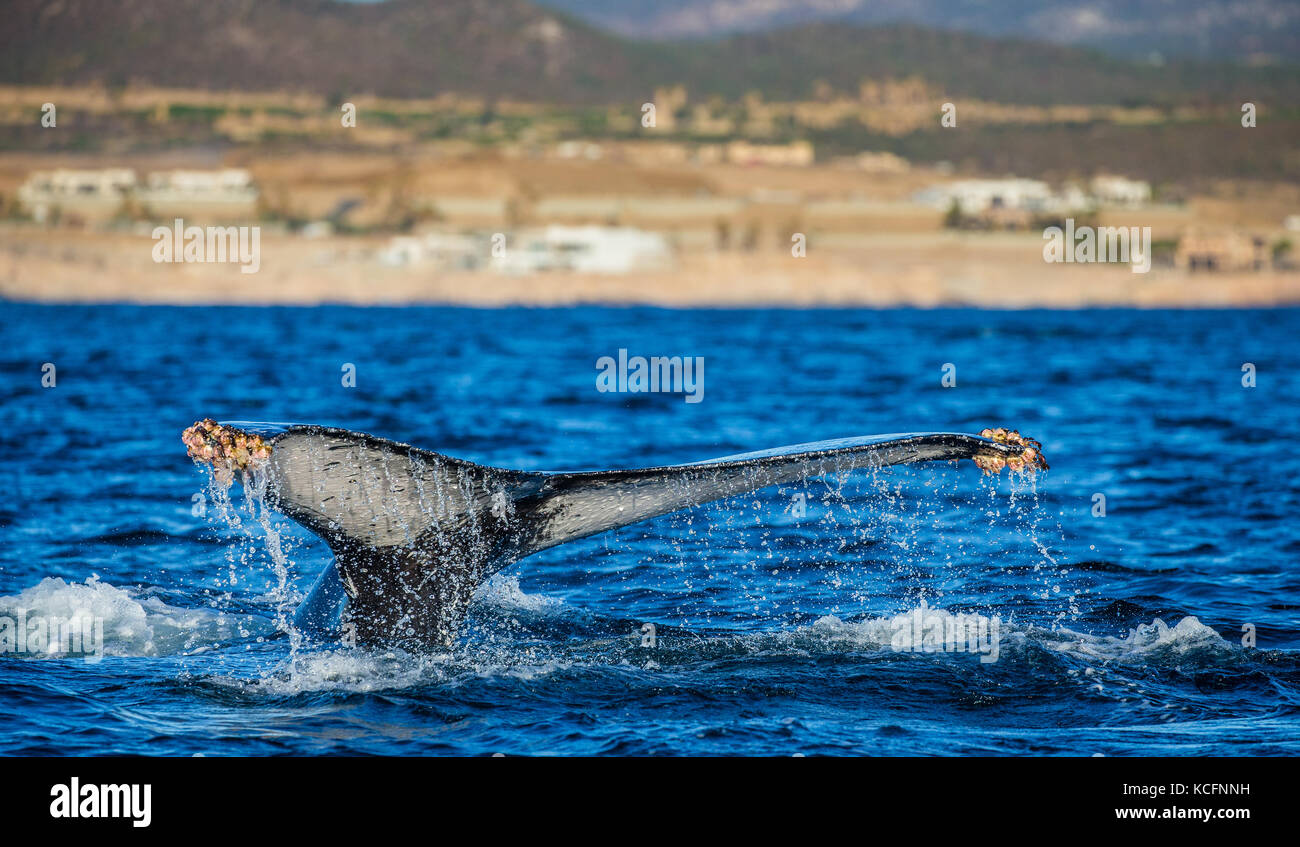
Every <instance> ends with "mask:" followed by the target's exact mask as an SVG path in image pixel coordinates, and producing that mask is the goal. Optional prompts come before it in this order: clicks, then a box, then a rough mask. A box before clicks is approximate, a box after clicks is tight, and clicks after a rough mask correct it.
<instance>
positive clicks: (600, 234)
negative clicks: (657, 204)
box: [491, 226, 673, 274]
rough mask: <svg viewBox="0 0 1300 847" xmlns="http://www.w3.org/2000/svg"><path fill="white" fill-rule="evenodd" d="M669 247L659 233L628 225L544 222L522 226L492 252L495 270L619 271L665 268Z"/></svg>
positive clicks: (669, 263) (670, 257) (510, 271)
mask: <svg viewBox="0 0 1300 847" xmlns="http://www.w3.org/2000/svg"><path fill="white" fill-rule="evenodd" d="M672 258H673V257H672V250H671V248H670V247H669V244H668V241H667V239H666V238H664V236H663V235H661V234H659V233H655V232H646V231H644V230H639V229H633V228H631V227H602V226H548V227H545V228H542V229H532V230H523V231H521V232H519V233H516V234H515V235H514V236H512V237H510V238H508V239H507V241H506V248H505V250H504V251H502V252H501V253H500V254H499V255H494V256H493V257H492V260H491V262H492V268H493V269H494V270H496V271H499V272H501V273H536V272H539V271H574V272H576V273H604V274H623V273H631V272H633V271H654V270H666V269H668V268H669V267H671V265H672Z"/></svg>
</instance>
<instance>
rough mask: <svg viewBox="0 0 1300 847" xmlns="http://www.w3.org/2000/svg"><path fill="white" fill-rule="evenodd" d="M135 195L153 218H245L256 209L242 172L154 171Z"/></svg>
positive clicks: (250, 181)
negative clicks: (200, 215) (207, 216)
mask: <svg viewBox="0 0 1300 847" xmlns="http://www.w3.org/2000/svg"><path fill="white" fill-rule="evenodd" d="M136 195H137V197H138V198H139V200H140V204H141V205H142V206H144V207H145V208H146V209H148V210H149V211H150V212H152V213H154V214H156V215H180V216H184V215H187V214H205V213H215V214H217V215H220V216H225V217H246V216H250V215H253V214H254V213H255V212H256V209H257V187H256V186H255V185H254V184H253V177H252V175H251V174H249V172H248V171H246V170H244V169H243V168H224V169H221V170H214V171H190V170H175V171H155V172H153V173H151V174H149V178H148V180H147V181H146V183H145V186H144V187H143V188H140V189H138V190H137V191H136Z"/></svg>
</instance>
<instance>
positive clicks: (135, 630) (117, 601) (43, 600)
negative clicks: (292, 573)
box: [0, 576, 269, 657]
mask: <svg viewBox="0 0 1300 847" xmlns="http://www.w3.org/2000/svg"><path fill="white" fill-rule="evenodd" d="M20 614H21V615H23V616H25V617H26V619H27V620H29V621H31V620H35V619H37V618H43V619H46V620H53V619H61V620H71V619H79V618H83V617H89V618H92V619H94V620H95V621H97V622H100V623H102V626H103V655H106V656H163V655H169V654H173V653H180V652H184V651H187V650H194V649H199V648H202V647H205V646H208V645H211V644H213V643H217V642H226V641H229V640H231V639H234V638H246V637H253V636H255V635H257V634H261V633H263V632H266V631H269V622H266V621H262V620H260V619H258V618H255V617H252V616H247V615H231V614H227V613H222V612H218V611H214V610H210V609H182V608H179V607H176V606H169V605H167V604H166V603H164V602H162V601H161V600H159V599H158V598H156V597H143V598H137V597H136V596H134V595H133V594H132V593H131V592H130V591H127V590H124V589H121V588H117V587H115V586H112V585H109V584H108V583H106V582H102V581H100V579H99V577H98V576H91V577H90V578H89V579H87V580H86V581H85V582H84V583H79V582H67V581H66V580H64V579H61V578H59V577H46V578H45V579H43V580H41V581H40V582H38V583H37V584H36V585H34V586H31V587H30V588H25V589H23V590H22V591H21V592H20V593H18V594H15V595H10V596H4V597H0V615H4V616H7V617H10V618H17V617H18V616H19V615H20ZM88 652H89V651H88ZM30 655H31V656H32V657H41V656H42V655H43V654H42V653H32V654H30Z"/></svg>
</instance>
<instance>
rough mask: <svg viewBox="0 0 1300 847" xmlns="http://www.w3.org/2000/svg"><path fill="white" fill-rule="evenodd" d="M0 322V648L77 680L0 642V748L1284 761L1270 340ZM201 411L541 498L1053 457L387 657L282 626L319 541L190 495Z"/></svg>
mask: <svg viewBox="0 0 1300 847" xmlns="http://www.w3.org/2000/svg"><path fill="white" fill-rule="evenodd" d="M0 314H2V315H3V321H2V325H3V339H4V343H3V345H0V374H2V376H3V383H2V386H3V387H2V389H0V469H2V470H0V473H3V491H4V496H3V498H0V531H2V532H3V538H4V544H3V545H0V626H3V618H4V617H6V616H7V617H9V618H10V619H11V620H12V621H17V620H18V617H19V615H24V616H26V617H27V618H37V617H41V616H45V617H47V618H48V617H54V616H58V615H64V616H72V615H74V614H75V613H76V612H78V611H79V610H85V611H88V612H90V613H91V614H92V615H93V616H95V617H98V618H100V619H101V620H102V623H103V627H104V630H103V631H104V641H103V643H104V652H105V654H106V655H105V656H104V657H103V658H102V659H101V660H99V661H89V660H87V659H86V658H84V657H81V656H64V655H54V656H48V655H33V654H32V653H31V652H30V651H29V652H27V653H16V652H12V651H11V652H7V653H0V691H3V692H4V696H3V697H2V698H0V753H5V754H107V753H119V754H146V755H192V754H195V753H202V754H207V755H219V754H276V753H288V754H317V753H337V754H350V753H379V754H402V755H405V754H444V753H447V754H491V753H505V754H764V755H793V754H884V755H889V754H1064V755H1093V754H1099V753H1100V754H1106V755H1185V754H1186V755H1196V754H1202V755H1218V754H1233V755H1243V754H1246V755H1274V754H1289V755H1295V754H1296V753H1300V568H1298V567H1297V557H1298V556H1300V531H1297V528H1296V517H1297V509H1296V505H1297V499H1298V495H1297V489H1296V486H1295V482H1294V481H1295V479H1296V478H1297V477H1298V476H1300V457H1298V456H1297V452H1296V451H1295V450H1294V445H1295V439H1296V428H1297V424H1296V421H1297V417H1298V416H1300V415H1298V413H1300V400H1298V399H1297V397H1298V393H1297V388H1300V377H1298V376H1297V369H1296V366H1295V362H1294V352H1295V350H1296V346H1295V339H1296V338H1297V337H1300V312H1298V311H1294V310H1276V311H1083V312H1040V311H1033V312H1002V311H981V310H951V311H920V310H886V311H870V310H843V311H820V310H812V311H790V310H753V311H710V310H698V311H668V310H655V309H643V308H627V309H618V308H594V307H592V308H573V309H544V310H543V309H505V310H473V309H452V308H404V309H383V308H364V309H363V308H345V307H323V308H204V309H196V308H162V307H133V306H108V307H83V306H36V305H20V304H13V303H0ZM620 348H622V349H626V350H627V351H628V352H629V355H644V356H650V355H664V356H670V355H680V356H702V357H704V361H705V376H704V383H703V399H702V401H701V402H698V403H687V402H685V399H684V397H683V396H682V395H680V394H616V393H601V392H598V391H597V390H596V383H595V378H596V373H597V371H596V367H595V363H596V360H597V359H598V358H600V357H601V356H606V355H610V356H617V354H618V350H619V349H620ZM47 363H49V364H52V365H53V366H54V370H53V371H52V372H50V370H49V368H45V367H44V366H45V365H46V364H47ZM1247 363H1249V364H1251V365H1253V376H1254V380H1255V382H1254V387H1246V386H1244V385H1243V377H1244V376H1246V374H1244V373H1243V366H1244V365H1246V364H1247ZM349 364H350V365H353V366H354V367H355V373H356V385H355V387H344V385H343V384H342V382H343V380H342V375H343V371H344V368H345V365H349ZM1247 370H1252V369H1249V368H1248V369H1247ZM43 372H44V373H46V374H50V373H52V375H53V376H54V378H55V384H54V385H53V387H43V386H42V376H43ZM945 373H949V374H951V375H953V376H955V379H956V384H955V385H954V386H952V387H944V385H943V384H942V378H943V376H944V374H945ZM204 416H211V417H214V418H217V419H219V420H265V421H292V422H307V423H320V424H329V425H334V426H341V427H346V428H349V429H356V430H362V431H366V432H370V433H373V434H376V435H381V436H385V437H389V438H393V439H397V440H401V441H406V442H410V443H413V444H416V445H419V446H421V447H425V448H428V449H432V450H438V451H441V452H445V453H448V454H451V455H455V456H458V457H462V458H466V459H470V460H472V461H476V462H480V463H484V464H491V465H499V466H506V467H514V468H522V469H530V470H569V469H591V468H606V467H634V466H641V465H658V464H669V463H678V462H689V461H693V460H699V459H706V458H711V457H715V456H722V455H726V454H731V453H738V452H743V451H747V450H755V449H761V448H766V447H774V446H778V445H784V444H792V443H799V442H806V441H813V440H819V439H826V438H834V437H839V436H849V435H860V434H867V433H889V432H908V431H918V430H953V431H966V432H978V431H979V430H980V429H982V428H984V427H986V426H996V425H1007V426H1012V427H1017V428H1019V429H1020V430H1021V431H1022V432H1024V433H1026V434H1028V435H1030V436H1033V437H1035V438H1038V439H1040V440H1041V441H1042V443H1043V448H1044V452H1045V454H1046V455H1047V457H1048V459H1049V460H1050V462H1051V464H1052V470H1051V471H1050V472H1049V473H1047V474H1045V475H1040V476H1038V477H1037V478H1034V479H1026V478H1012V477H1010V475H1008V474H1005V473H1004V474H1003V475H1001V476H1000V477H996V478H994V477H985V476H983V475H981V473H980V472H979V470H978V469H976V468H975V467H974V465H973V464H972V463H970V462H965V463H962V464H961V465H953V464H949V463H945V464H935V465H924V466H915V467H907V468H896V469H889V470H884V471H878V472H875V473H871V472H866V471H861V472H857V473H854V474H849V475H846V476H841V477H834V478H829V479H821V480H813V481H811V482H809V483H808V484H807V485H806V486H794V487H789V488H786V489H784V490H765V491H761V492H758V493H756V494H753V495H747V496H745V497H740V498H734V499H732V500H729V501H725V502H722V503H718V504H714V505H712V506H707V507H703V508H699V509H694V510H691V511H688V512H683V513H680V514H677V515H672V516H665V517H662V518H658V519H655V520H653V521H650V522H647V523H644V524H640V525H635V526H629V527H626V528H623V529H620V530H617V531H615V532H611V533H607V534H605V535H601V536H596V537H593V538H588V539H584V540H581V541H577V542H574V543H571V544H568V545H563V546H561V547H558V548H554V549H552V550H549V551H546V552H545V553H542V554H539V555H537V556H534V557H532V558H529V559H525V560H524V561H522V562H520V563H518V564H516V565H514V566H512V567H511V568H509V569H507V570H506V571H505V572H503V573H502V574H499V575H498V576H496V577H494V578H493V579H492V580H491V581H490V582H489V583H488V585H486V586H485V587H484V589H483V590H482V591H481V592H480V595H479V596H478V598H477V600H476V602H475V605H474V607H473V611H472V613H471V616H470V620H469V621H468V624H467V627H466V629H465V631H464V633H463V635H462V637H461V640H460V642H459V643H458V644H457V645H456V646H455V648H454V649H451V650H449V651H446V652H444V653H439V654H433V655H408V654H405V653H400V652H392V653H389V652H384V651H366V650H360V649H347V648H335V649H327V648H319V647H312V646H310V645H309V644H304V643H303V642H302V641H301V639H299V638H297V637H296V635H295V634H294V633H292V632H286V631H285V626H284V619H285V615H286V614H287V613H288V612H290V611H292V609H293V606H294V604H295V603H296V601H297V600H298V599H299V598H300V597H301V595H302V593H303V591H305V589H306V588H307V587H308V585H310V581H311V579H312V578H313V577H314V576H315V575H316V573H318V572H319V571H320V569H321V568H322V567H324V566H325V565H326V564H327V563H328V562H329V554H328V551H327V550H326V548H325V546H324V544H323V543H322V542H320V541H319V540H317V539H315V538H313V537H312V536H310V535H309V534H307V533H305V532H304V531H302V530H300V529H298V528H297V527H295V526H294V525H293V524H291V523H290V522H288V521H287V520H285V519H283V518H279V517H278V516H275V515H271V516H270V517H269V519H267V520H266V521H265V522H264V521H263V520H262V518H263V517H265V516H262V515H260V514H257V513H254V512H252V511H250V509H251V508H255V507H256V505H257V504H256V503H251V504H250V503H249V502H248V501H247V499H246V498H245V497H244V496H243V494H242V493H241V492H240V490H239V489H238V487H236V489H235V490H234V491H233V492H232V493H231V497H232V499H231V500H230V502H226V501H225V500H224V499H223V497H222V492H221V491H220V489H214V488H211V487H209V484H208V481H207V479H206V477H205V476H204V475H203V474H202V473H201V472H200V471H199V470H198V469H197V468H196V467H195V466H194V465H193V464H192V463H191V462H190V461H189V460H188V459H187V458H186V456H185V449H184V447H183V446H182V445H181V442H180V432H181V429H182V428H183V427H185V426H187V425H189V424H190V423H192V422H193V421H194V420H196V419H198V418H201V417H204ZM1100 498H1104V500H1103V499H1100ZM1103 510H1104V511H1103ZM268 526H269V527H270V529H271V533H270V535H269V536H268V532H267V527H268ZM269 538H270V539H274V538H278V539H279V544H278V546H277V545H275V544H268V539H269ZM956 616H966V617H964V618H961V619H962V620H976V619H978V620H982V621H984V622H985V624H986V625H987V626H989V627H992V626H993V625H994V624H995V623H996V625H997V632H998V638H997V641H996V644H997V650H996V661H981V659H989V658H992V656H991V654H989V653H987V652H985V653H980V654H977V653H972V652H969V651H958V650H956V649H955V648H953V649H949V648H951V647H953V645H951V644H947V643H937V642H927V641H926V640H925V638H924V637H922V638H920V639H916V638H913V634H914V632H915V631H914V630H913V629H912V628H911V624H910V623H909V622H911V621H916V620H922V621H927V622H928V621H936V620H937V621H952V620H957V619H958V618H957V617H956ZM647 624H649V625H652V627H653V630H651V628H650V627H647V626H646V625H647ZM990 631H991V630H990ZM651 632H653V639H651V638H650V633H651ZM2 635H3V634H2V633H0V637H2Z"/></svg>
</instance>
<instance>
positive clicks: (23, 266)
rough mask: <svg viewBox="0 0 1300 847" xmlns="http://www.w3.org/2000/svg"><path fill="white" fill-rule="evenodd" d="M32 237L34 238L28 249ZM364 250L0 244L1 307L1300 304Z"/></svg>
mask: <svg viewBox="0 0 1300 847" xmlns="http://www.w3.org/2000/svg"><path fill="white" fill-rule="evenodd" d="M32 236H35V237H32ZM376 243H377V242H376V241H375V240H371V239H364V238H330V239H302V238H294V237H281V236H274V235H272V236H269V237H265V238H264V239H263V243H262V255H261V267H260V269H259V271H258V272H257V273H249V274H244V273H241V272H240V268H239V266H238V265H236V264H231V263H224V264H219V263H210V264H195V263H191V264H186V263H178V264H167V263H155V262H153V261H152V259H151V255H150V246H151V244H152V242H151V241H150V240H149V239H148V238H147V237H144V238H142V237H139V236H129V235H122V234H100V233H78V234H77V235H76V236H74V237H71V238H70V237H68V235H67V234H66V233H61V234H57V235H56V234H53V233H33V232H31V231H28V232H24V233H21V234H19V233H15V232H12V231H11V232H8V233H5V232H2V231H0V298H2V299H4V300H8V301H16V302H31V303H83V304H95V303H105V304H106V303H135V304H141V305H196V306H203V305H247V306H259V305H297V306H309V305H325V304H337V305H375V306H381V305H389V306H403V305H447V306H476V307H485V308H497V307H508V306H574V305H606V306H649V307H663V308H716V309H727V308H833V307H844V308H864V307H865V308H891V307H914V308H984V309H1083V308H1115V307H1121V308H1189V309H1222V308H1269V307H1294V306H1300V271H1292V270H1287V271H1278V270H1260V271H1235V272H1233V271H1218V272H1208V271H1201V272H1195V273H1193V272H1187V271H1182V270H1177V269H1174V268H1168V267H1155V268H1152V269H1151V270H1150V271H1149V272H1148V273H1145V274H1137V273H1133V272H1132V271H1131V270H1129V268H1128V267H1127V266H1125V265H1097V264H1092V265H1088V264H1084V265H1080V264H1068V265H1067V264H1047V263H1044V262H1043V261H1042V258H1041V244H1042V240H1041V238H1038V237H1036V236H1032V235H1031V236H1027V237H1024V236H1021V237H1005V236H991V237H990V236H978V235H959V234H947V233H936V234H934V235H931V236H928V237H901V238H900V237H884V236H881V237H878V238H875V239H867V240H864V241H863V242H862V243H861V244H858V245H856V246H853V247H834V248H831V247H826V248H822V249H820V250H818V249H810V251H809V254H808V255H807V256H806V257H801V258H795V257H792V256H791V255H790V254H789V253H783V252H780V251H776V250H772V251H756V252H752V253H737V252H731V253H716V252H706V251H694V252H692V251H686V252H682V253H681V254H679V255H677V256H676V257H675V258H674V261H673V266H672V267H671V268H667V269H663V270H657V271H649V270H646V271H634V272H630V273H622V274H597V273H577V272H573V271H546V272H540V273H532V274H506V273H499V272H496V271H492V270H476V271H471V270H456V271H444V270H438V269H437V268H435V267H432V266H430V265H420V264H413V265H405V266H388V265H384V264H381V263H380V262H378V261H376V260H375V258H374V248H375V245H376Z"/></svg>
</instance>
